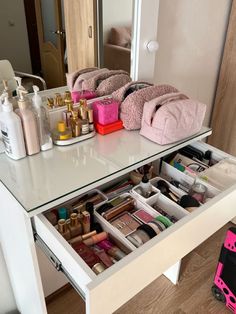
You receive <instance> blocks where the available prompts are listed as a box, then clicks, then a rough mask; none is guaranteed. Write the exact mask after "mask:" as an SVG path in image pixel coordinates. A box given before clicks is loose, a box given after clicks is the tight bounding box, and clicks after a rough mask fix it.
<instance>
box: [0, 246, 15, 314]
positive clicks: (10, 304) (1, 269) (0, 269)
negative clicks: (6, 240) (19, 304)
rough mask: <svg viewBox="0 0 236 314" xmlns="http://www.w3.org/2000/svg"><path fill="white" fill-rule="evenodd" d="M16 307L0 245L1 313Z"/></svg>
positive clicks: (3, 313)
mask: <svg viewBox="0 0 236 314" xmlns="http://www.w3.org/2000/svg"><path fill="white" fill-rule="evenodd" d="M15 309H16V303H15V299H14V296H13V292H12V288H11V285H10V282H9V277H8V272H7V269H6V264H5V261H4V258H3V254H2V250H1V246H0V313H1V314H5V313H8V312H11V311H14V310H15Z"/></svg>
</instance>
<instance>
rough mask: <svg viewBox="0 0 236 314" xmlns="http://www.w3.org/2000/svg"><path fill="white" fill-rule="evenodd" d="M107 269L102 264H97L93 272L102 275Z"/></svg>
mask: <svg viewBox="0 0 236 314" xmlns="http://www.w3.org/2000/svg"><path fill="white" fill-rule="evenodd" d="M105 269H106V268H105V266H104V265H103V264H102V263H97V264H95V265H93V267H92V270H93V271H94V272H95V274H96V275H98V274H101V273H102V272H103V271H104V270H105Z"/></svg>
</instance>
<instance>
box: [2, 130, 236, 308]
mask: <svg viewBox="0 0 236 314" xmlns="http://www.w3.org/2000/svg"><path fill="white" fill-rule="evenodd" d="M210 134H211V130H210V129H208V128H205V127H203V128H202V130H201V131H200V132H199V133H198V134H196V135H195V136H193V137H191V138H188V139H186V140H183V141H180V142H178V143H175V144H172V145H166V146H160V145H157V144H155V143H152V142H151V141H149V140H147V139H145V138H144V137H142V136H140V135H139V133H138V132H136V131H133V132H129V131H125V130H121V131H118V132H115V133H112V134H109V135H106V136H101V135H96V136H95V137H94V138H92V139H89V140H87V141H84V142H81V143H78V144H75V145H73V146H68V147H54V148H53V149H52V150H51V151H47V152H42V153H40V154H37V155H35V156H31V157H27V158H25V159H22V160H20V161H13V160H11V159H9V158H8V157H6V156H5V155H4V154H2V155H1V156H0V179H1V184H0V199H1V220H0V235H1V241H2V247H3V251H4V255H5V259H6V263H7V266H8V270H9V275H10V279H11V283H12V286H13V291H14V294H15V298H16V302H17V306H18V309H19V311H20V312H21V313H22V314H28V313H29V314H34V313H37V314H42V313H46V307H45V302H44V296H43V291H42V284H41V278H40V273H39V268H38V262H37V257H36V253H35V242H34V234H33V230H32V223H33V224H34V225H35V229H36V231H37V234H38V235H39V237H40V238H41V239H42V240H43V242H44V243H46V246H45V247H46V248H47V249H49V251H51V252H52V253H53V256H54V263H55V264H57V266H58V267H62V269H63V271H64V272H66V273H67V275H68V276H69V277H70V278H71V279H72V281H73V283H74V284H75V285H76V287H77V289H78V290H79V291H80V294H81V295H82V296H83V297H84V298H85V301H86V313H89V314H108V313H109V314H111V313H112V312H113V311H115V310H116V309H117V308H119V307H120V306H121V305H122V304H124V303H125V302H127V301H128V300H129V299H130V298H132V297H133V296H134V295H135V294H136V293H138V292H139V291H140V290H142V289H143V288H144V287H145V286H147V285H148V284H150V283H151V282H152V281H153V280H154V279H156V278H157V277H158V276H160V275H161V274H162V273H163V272H165V271H166V270H167V269H168V268H170V267H171V266H172V265H174V264H175V263H176V262H178V261H179V260H180V259H181V258H182V257H184V256H185V255H186V254H188V253H189V252H190V251H192V250H193V249H194V248H195V247H196V246H198V245H199V244H200V243H202V242H203V241H204V240H205V239H207V238H208V237H209V236H210V235H212V234H213V233H214V232H216V231H217V230H218V229H219V228H221V227H222V226H223V225H224V224H225V223H227V222H228V221H230V220H231V219H232V218H233V217H235V216H236V207H235V203H236V193H235V189H236V186H233V187H231V188H230V189H228V190H226V191H224V192H222V193H220V194H219V195H218V196H216V197H214V198H213V199H212V200H210V201H209V202H207V204H205V205H203V206H201V207H200V208H199V209H197V210H195V211H194V212H193V213H192V214H190V215H188V216H186V217H184V218H183V219H181V220H180V221H178V222H177V223H176V224H175V225H173V226H172V227H171V228H168V229H167V230H166V231H165V232H163V233H161V235H159V236H157V237H155V238H153V239H152V240H150V241H149V242H148V243H146V244H145V245H143V246H142V247H141V248H139V249H137V250H136V251H134V252H132V253H130V254H129V255H128V256H126V257H125V258H124V259H122V260H121V261H119V262H118V263H116V264H115V265H113V266H112V267H111V268H109V269H107V270H106V271H105V272H103V273H102V274H100V275H99V276H97V275H95V274H94V273H93V271H92V270H91V269H90V268H89V267H88V266H87V265H86V264H85V263H84V262H83V260H82V259H81V258H80V257H79V255H78V254H77V253H76V252H75V251H74V250H73V249H72V248H71V247H70V246H69V244H68V243H66V241H65V240H64V239H63V238H62V237H61V236H60V235H59V233H58V232H57V231H56V230H55V229H54V228H52V227H51V226H50V224H49V222H48V221H47V219H46V218H45V217H44V216H43V215H42V214H41V213H43V212H44V211H45V210H47V209H50V208H52V207H54V206H56V205H58V204H60V203H62V202H64V201H67V200H69V199H71V198H73V197H75V196H78V195H80V194H82V193H84V192H87V191H89V190H91V189H92V188H95V187H98V186H100V185H102V184H104V183H107V182H110V181H111V180H113V179H115V178H117V177H119V176H122V175H124V174H126V173H128V172H130V171H131V170H133V169H136V168H138V167H139V166H141V165H144V164H146V163H147V162H151V161H154V160H157V159H159V158H160V157H163V156H165V155H167V154H168V153H170V152H172V151H175V150H177V149H178V148H181V147H183V146H186V145H188V144H190V143H193V142H196V141H198V140H201V139H203V138H205V137H207V136H208V135H210ZM203 145H205V144H203ZM213 149H214V148H213ZM214 151H216V153H220V154H222V155H223V156H227V155H226V154H224V153H222V152H220V151H218V150H217V149H214ZM144 265H145V267H143V266H144ZM144 269H145V270H144ZM78 312H79V309H78Z"/></svg>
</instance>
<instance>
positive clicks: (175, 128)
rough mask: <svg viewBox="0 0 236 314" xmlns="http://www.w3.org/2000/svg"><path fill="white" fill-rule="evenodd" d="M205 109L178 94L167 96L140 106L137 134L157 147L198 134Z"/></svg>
mask: <svg viewBox="0 0 236 314" xmlns="http://www.w3.org/2000/svg"><path fill="white" fill-rule="evenodd" d="M205 113H206V105H205V104H203V103H200V102H199V101H196V100H193V99H189V98H188V97H187V96H185V95H184V94H182V93H170V94H167V95H163V96H161V97H157V98H155V99H153V100H151V101H149V102H146V103H145V104H144V110H143V118H142V128H141V130H140V134H141V135H143V136H145V137H147V138H148V139H150V140H151V141H153V142H156V143H158V144H161V145H165V144H170V143H174V142H176V141H179V140H182V139H184V138H186V137H189V136H191V135H193V134H195V133H197V132H199V131H200V129H201V127H202V123H203V120H204V116H205Z"/></svg>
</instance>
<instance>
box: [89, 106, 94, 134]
mask: <svg viewBox="0 0 236 314" xmlns="http://www.w3.org/2000/svg"><path fill="white" fill-rule="evenodd" d="M88 120H89V132H93V131H94V124H93V109H89V110H88Z"/></svg>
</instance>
